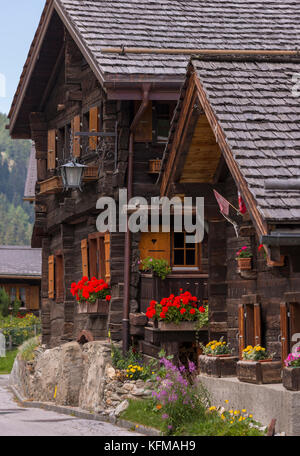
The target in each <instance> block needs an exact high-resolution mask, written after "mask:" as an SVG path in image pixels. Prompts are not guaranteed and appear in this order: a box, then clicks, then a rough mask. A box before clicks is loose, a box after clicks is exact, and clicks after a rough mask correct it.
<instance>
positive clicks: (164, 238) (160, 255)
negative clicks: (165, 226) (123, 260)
mask: <svg viewBox="0 0 300 456" xmlns="http://www.w3.org/2000/svg"><path fill="white" fill-rule="evenodd" d="M139 250H140V258H141V260H144V259H145V258H147V257H152V258H157V259H165V260H167V261H168V262H170V257H171V250H170V233H142V234H141V239H140V243H139Z"/></svg>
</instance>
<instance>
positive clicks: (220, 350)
mask: <svg viewBox="0 0 300 456" xmlns="http://www.w3.org/2000/svg"><path fill="white" fill-rule="evenodd" d="M202 348H203V353H204V354H205V355H213V356H214V355H229V354H230V353H231V349H230V347H229V344H227V342H225V341H224V340H223V337H221V339H220V340H219V341H217V340H212V341H211V342H209V343H208V344H207V345H206V346H204V345H202Z"/></svg>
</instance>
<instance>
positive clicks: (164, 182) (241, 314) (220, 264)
mask: <svg viewBox="0 0 300 456" xmlns="http://www.w3.org/2000/svg"><path fill="white" fill-rule="evenodd" d="M207 60H209V59H207ZM220 61H222V57H220V58H219V65H220V67H221V68H222V66H221V65H222V64H221V63H220ZM228 61H229V59H228V60H227V62H228ZM216 62H218V59H217V58H216V59H215V60H212V65H211V68H212V71H214V72H216V67H215V66H214V65H216ZM193 63H194V62H193ZM201 63H203V68H204V71H203V74H202V73H201V76H203V75H204V76H203V78H204V82H206V81H205V71H206V68H205V64H206V62H205V58H203V62H201ZM275 64H276V62H275ZM223 65H224V64H223ZM271 65H272V63H271ZM196 66H197V61H196V63H195V64H194V66H193V65H192V64H190V67H189V72H188V76H187V79H186V82H185V85H184V86H183V89H182V92H181V97H180V98H181V102H180V103H179V105H178V107H177V113H176V116H175V118H174V121H173V125H172V127H171V131H173V133H172V134H171V136H170V138H169V144H168V147H167V149H166V153H165V157H164V161H163V172H162V173H161V194H162V195H168V196H172V195H174V193H176V192H177V191H178V189H179V188H181V187H182V185H183V184H182V182H184V181H186V175H187V171H188V168H189V166H190V165H189V163H190V162H191V160H192V162H193V168H194V175H195V177H194V178H191V179H190V182H189V183H185V186H186V187H187V188H186V194H188V193H190V194H192V195H194V196H195V197H196V196H200V195H203V196H204V195H205V197H206V203H205V218H206V220H207V222H208V224H209V236H208V269H209V278H208V301H209V311H210V322H209V334H210V339H214V338H217V339H218V338H219V337H221V336H224V337H225V338H226V339H227V340H228V341H229V342H230V344H231V346H232V347H233V348H234V353H235V354H240V356H241V353H242V350H243V348H245V347H246V346H247V345H249V344H250V345H257V344H260V345H262V346H264V347H266V348H267V350H269V351H270V352H272V353H275V359H277V360H280V359H282V360H284V359H285V358H286V357H287V354H288V353H289V352H290V351H291V349H292V346H293V345H294V344H295V343H296V341H297V339H298V338H299V325H300V314H299V311H300V304H299V302H300V295H299V288H300V275H299V267H298V260H297V259H298V258H299V247H298V245H297V242H298V241H297V235H296V236H295V244H294V246H293V247H291V246H288V245H284V244H283V245H280V246H279V247H273V246H272V245H270V244H268V245H267V246H266V247H268V248H267V249H266V254H265V255H264V254H263V251H260V252H259V251H258V247H259V245H260V244H261V242H262V239H266V242H267V241H268V234H269V233H270V231H276V229H277V230H278V231H280V230H282V231H283V232H284V233H286V232H287V231H289V230H290V231H291V232H292V233H293V229H292V228H291V224H293V227H294V228H295V227H299V220H298V217H297V215H295V217H294V219H293V220H289V221H285V222H283V221H282V220H280V217H278V220H277V222H276V220H274V221H272V222H271V223H270V222H268V221H267V220H266V219H264V217H263V216H262V211H260V212H258V208H257V202H256V201H255V200H254V198H253V195H252V194H251V191H250V189H249V187H248V186H247V183H246V181H245V176H244V175H243V174H242V172H241V168H240V167H238V165H237V163H236V162H235V160H234V158H233V156H234V154H233V152H232V151H231V150H230V147H229V146H228V139H227V138H226V136H227V134H228V133H227V131H225V132H224V130H223V129H222V126H221V125H220V123H219V120H218V117H217V116H216V114H215V112H214V110H213V107H212V105H211V104H210V102H209V101H208V98H207V97H206V95H207V92H206V91H205V90H204V89H203V85H202V82H203V81H201V82H200V76H199V77H198V75H197V70H196V69H195V68H196ZM207 68H209V64H207ZM217 77H218V73H216V78H217ZM204 87H206V86H205V85H204ZM212 87H213V85H211V86H210V89H211V90H212V91H213V89H212ZM249 90H250V89H249ZM215 96H216V95H215ZM252 109H253V108H252ZM265 109H266V112H265V114H262V115H265V116H266V117H267V116H268V110H267V108H265ZM220 112H222V111H221V110H220ZM224 112H226V111H225V110H224ZM237 112H238V110H237ZM260 112H261V113H263V110H262V109H261V111H260ZM291 112H292V109H291ZM204 117H205V118H206V119H207V120H208V127H207V128H209V129H210V133H204V132H203V130H202V125H203V123H204V119H203V118H204ZM224 117H225V116H224ZM236 118H238V116H237V117H236ZM201 119H203V120H201ZM228 119H229V117H228ZM243 125H246V124H243ZM249 131H250V134H249V133H248V138H249V137H250V135H251V127H250V128H249ZM210 134H213V135H214V138H215V141H214V143H215V147H216V149H215V150H214V149H212V147H211V145H209V144H208V143H207V142H206V143H205V141H206V139H205V138H207V137H208V136H210ZM199 137H200V138H202V142H201V140H200V141H199V140H197V138H199ZM246 137H247V136H246ZM197 141H198V143H197ZM250 141H251V138H250ZM195 143H197V155H195V157H194V154H195ZM235 144H237V143H235ZM250 144H251V143H250ZM282 147H284V142H282ZM218 148H220V149H219V150H221V151H222V152H221V153H219V154H218V153H217V152H216V151H217V149H218ZM236 148H237V146H236ZM244 154H245V152H244ZM245 156H246V154H245ZM193 157H194V158H193ZM208 157H209V158H208ZM205 160H207V162H206V163H208V164H207V165H206V166H204V165H203V163H204V162H205ZM257 161H258V162H259V160H258V159H257ZM254 163H255V161H254ZM288 163H289V162H288V161H287V164H286V162H284V160H283V162H282V166H286V167H287V169H289V168H288V166H289V164H288ZM261 165H262V162H260V165H258V164H257V166H258V167H259V166H261ZM249 166H251V163H250V162H249ZM252 166H254V165H252ZM245 174H246V175H247V173H245ZM257 175H259V173H257ZM271 175H272V174H271V172H269V176H271ZM197 182H198V184H197ZM250 188H251V187H250ZM213 189H216V190H217V191H218V192H219V193H221V194H222V196H223V197H224V198H226V199H227V200H228V201H229V202H230V203H231V204H232V205H233V206H235V207H236V208H238V207H239V202H238V192H240V193H241V194H242V196H243V198H244V200H245V201H246V206H247V209H248V211H247V213H246V214H244V215H242V214H237V212H236V211H234V210H232V209H231V215H230V217H231V219H233V221H235V222H236V224H237V227H238V233H239V234H238V237H237V235H236V233H235V230H234V227H233V225H232V224H231V223H229V222H228V221H227V220H226V219H225V218H224V217H223V216H222V215H221V214H220V210H219V207H218V205H217V203H216V202H215V203H213V201H212V200H211V197H212V195H213V192H212V190H213ZM283 195H285V196H286V194H285V193H283ZM283 195H282V196H283ZM277 197H279V194H277ZM269 204H270V205H271V206H272V208H273V207H274V208H275V207H276V205H275V204H273V205H272V202H271V200H269ZM289 207H290V206H289V202H288V200H286V209H289ZM274 210H275V209H274ZM279 213H280V212H279ZM281 214H282V213H281ZM281 214H280V215H281ZM294 233H295V231H294ZM262 236H265V238H262ZM242 246H247V247H249V248H250V249H251V251H252V253H253V257H252V269H251V270H249V271H240V270H239V268H238V264H237V261H236V252H237V251H238V250H239V249H240V248H241V247H242Z"/></svg>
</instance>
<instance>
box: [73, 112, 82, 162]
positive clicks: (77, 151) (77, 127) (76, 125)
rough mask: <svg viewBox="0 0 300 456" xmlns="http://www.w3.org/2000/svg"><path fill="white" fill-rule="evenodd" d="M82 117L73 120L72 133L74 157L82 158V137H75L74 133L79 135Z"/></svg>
mask: <svg viewBox="0 0 300 456" xmlns="http://www.w3.org/2000/svg"><path fill="white" fill-rule="evenodd" d="M80 122H81V119H80V116H75V117H74V119H73V120H72V133H73V156H74V157H77V158H78V157H80V137H79V136H74V133H78V132H79V131H80Z"/></svg>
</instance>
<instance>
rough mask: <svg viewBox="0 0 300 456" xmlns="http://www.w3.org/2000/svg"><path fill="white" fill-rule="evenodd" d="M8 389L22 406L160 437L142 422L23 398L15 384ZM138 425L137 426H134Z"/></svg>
mask: <svg viewBox="0 0 300 456" xmlns="http://www.w3.org/2000/svg"><path fill="white" fill-rule="evenodd" d="M9 388H10V390H11V391H12V393H13V394H14V396H15V397H16V398H17V400H18V402H19V403H20V404H21V405H22V406H23V407H28V408H29V407H30V408H41V409H44V410H49V411H51V412H57V413H62V414H63V415H69V416H76V417H77V418H81V419H85V420H91V421H102V422H105V423H110V424H114V425H116V426H120V427H122V428H124V429H126V430H128V431H133V430H134V431H135V432H136V433H137V434H141V435H146V436H149V437H161V436H162V434H161V432H160V431H158V430H157V429H154V428H150V427H147V426H143V425H142V424H138V423H133V422H131V421H127V420H123V419H118V418H116V417H112V416H107V415H103V414H95V413H90V412H87V411H86V410H82V409H80V408H78V407H70V406H64V405H56V404H52V403H51V402H37V401H32V400H27V399H25V398H24V397H23V396H22V394H21V393H20V392H19V391H18V389H17V388H16V386H15V385H9ZM136 425H138V428H137V427H136Z"/></svg>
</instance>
